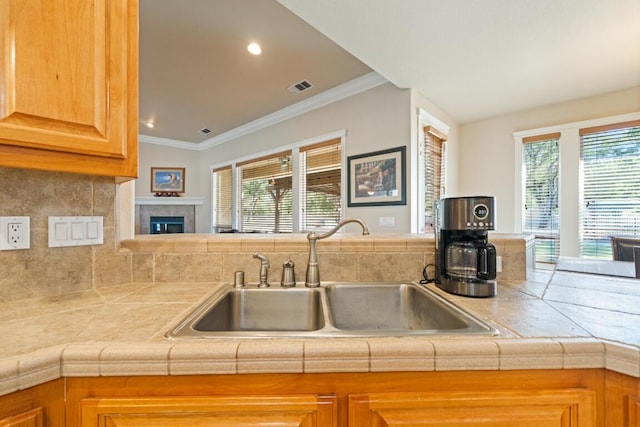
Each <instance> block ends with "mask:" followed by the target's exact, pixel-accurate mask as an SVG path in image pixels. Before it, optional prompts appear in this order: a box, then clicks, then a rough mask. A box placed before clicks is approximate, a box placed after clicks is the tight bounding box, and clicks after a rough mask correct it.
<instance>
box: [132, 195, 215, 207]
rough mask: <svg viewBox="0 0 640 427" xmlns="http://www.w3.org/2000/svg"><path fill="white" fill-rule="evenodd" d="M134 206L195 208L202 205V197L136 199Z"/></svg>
mask: <svg viewBox="0 0 640 427" xmlns="http://www.w3.org/2000/svg"><path fill="white" fill-rule="evenodd" d="M135 203H136V205H138V206H142V205H156V206H183V205H187V206H195V205H202V204H204V197H136V201H135Z"/></svg>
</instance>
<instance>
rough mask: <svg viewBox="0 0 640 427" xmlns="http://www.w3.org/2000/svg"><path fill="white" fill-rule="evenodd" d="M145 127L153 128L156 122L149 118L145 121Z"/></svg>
mask: <svg viewBox="0 0 640 427" xmlns="http://www.w3.org/2000/svg"><path fill="white" fill-rule="evenodd" d="M147 127H148V128H149V129H153V128H154V127H156V124H155V123H153V122H152V121H151V120H149V121H148V122H147Z"/></svg>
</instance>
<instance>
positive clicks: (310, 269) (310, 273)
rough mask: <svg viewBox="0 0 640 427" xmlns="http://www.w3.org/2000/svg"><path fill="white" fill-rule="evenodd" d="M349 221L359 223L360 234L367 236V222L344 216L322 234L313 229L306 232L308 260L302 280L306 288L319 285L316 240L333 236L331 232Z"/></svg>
mask: <svg viewBox="0 0 640 427" xmlns="http://www.w3.org/2000/svg"><path fill="white" fill-rule="evenodd" d="M350 222H355V223H358V224H360V226H361V227H362V235H363V236H367V235H368V234H369V228H368V227H367V224H365V223H364V221H363V220H361V219H359V218H346V219H343V220H342V221H340V222H339V223H338V225H336V226H335V227H333V228H332V229H331V230H329V231H327V232H326V233H324V234H316V233H315V231H311V232H309V233H307V240H309V262H308V263H307V276H306V280H305V282H304V285H305V286H306V287H307V288H317V287H318V286H320V270H319V268H318V249H317V245H318V240H320V239H326V238H327V237H331V236H333V234H334V233H335V232H336V231H338V230H339V229H340V228H341V227H342V226H344V225H345V224H348V223H350Z"/></svg>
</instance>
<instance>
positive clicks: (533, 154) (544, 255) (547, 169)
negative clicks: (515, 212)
mask: <svg viewBox="0 0 640 427" xmlns="http://www.w3.org/2000/svg"><path fill="white" fill-rule="evenodd" d="M559 139H560V133H559V132H558V133H554V134H547V135H539V136H532V137H527V138H524V139H523V140H522V142H523V144H524V145H523V165H522V169H523V172H524V207H523V208H524V212H523V215H522V218H523V224H522V229H523V231H524V232H525V233H527V234H533V235H534V236H535V254H536V262H538V263H540V262H542V263H555V262H556V260H557V258H558V256H559V255H560V227H559V210H558V203H559V200H558V190H559V175H558V172H559V160H560V153H559V146H558V143H559Z"/></svg>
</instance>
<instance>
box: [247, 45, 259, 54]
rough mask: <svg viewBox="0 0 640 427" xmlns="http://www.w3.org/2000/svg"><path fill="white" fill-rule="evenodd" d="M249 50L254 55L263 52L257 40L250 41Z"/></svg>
mask: <svg viewBox="0 0 640 427" xmlns="http://www.w3.org/2000/svg"><path fill="white" fill-rule="evenodd" d="M247 50H248V51H249V53H250V54H252V55H260V54H261V53H262V48H261V47H260V45H259V44H258V43H256V42H252V43H249V46H247Z"/></svg>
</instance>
